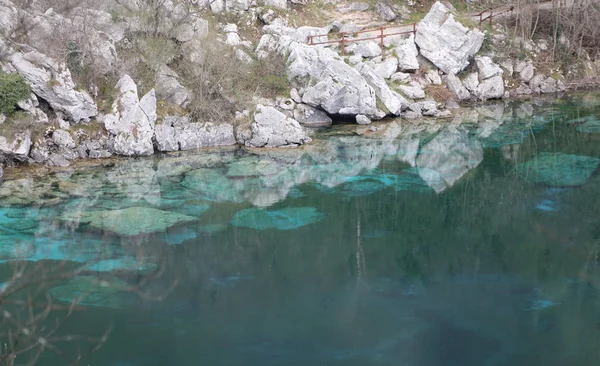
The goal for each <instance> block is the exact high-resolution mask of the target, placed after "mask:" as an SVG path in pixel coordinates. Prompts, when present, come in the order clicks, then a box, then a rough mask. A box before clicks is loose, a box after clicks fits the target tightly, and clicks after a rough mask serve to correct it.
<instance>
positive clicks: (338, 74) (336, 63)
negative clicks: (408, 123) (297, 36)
mask: <svg viewBox="0 0 600 366" xmlns="http://www.w3.org/2000/svg"><path fill="white" fill-rule="evenodd" d="M373 73H374V72H373ZM287 74H288V78H289V80H290V82H291V83H292V84H294V85H295V86H301V87H304V88H305V92H304V94H303V95H302V102H303V103H305V104H308V105H311V106H313V107H316V108H321V109H323V110H325V111H326V112H327V113H329V114H341V115H357V114H364V115H367V116H369V117H371V116H375V115H377V107H376V98H375V93H374V91H373V88H371V87H370V86H369V85H368V84H367V82H366V81H365V79H364V78H363V77H362V76H361V74H360V73H359V72H358V71H357V70H356V69H355V68H353V67H351V66H350V65H348V64H346V63H345V62H344V61H343V60H342V59H341V57H340V56H339V55H338V54H337V53H336V52H334V51H332V50H330V49H327V48H320V47H312V46H309V45H305V44H300V43H297V42H294V43H292V44H291V46H290V54H289V58H288V69H287ZM382 80H383V79H382ZM384 83H385V81H384Z"/></svg>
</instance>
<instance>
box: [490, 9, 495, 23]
mask: <svg viewBox="0 0 600 366" xmlns="http://www.w3.org/2000/svg"><path fill="white" fill-rule="evenodd" d="M493 17H494V9H492V10H490V27H491V26H492V18H493Z"/></svg>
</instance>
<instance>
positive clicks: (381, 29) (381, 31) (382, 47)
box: [379, 26, 385, 49]
mask: <svg viewBox="0 0 600 366" xmlns="http://www.w3.org/2000/svg"><path fill="white" fill-rule="evenodd" d="M379 31H380V33H381V49H384V48H385V47H384V46H383V26H382V27H381V28H379Z"/></svg>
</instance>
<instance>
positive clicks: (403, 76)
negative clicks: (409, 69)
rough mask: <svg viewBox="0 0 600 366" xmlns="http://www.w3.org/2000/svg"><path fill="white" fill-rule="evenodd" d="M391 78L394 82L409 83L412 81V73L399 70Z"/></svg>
mask: <svg viewBox="0 0 600 366" xmlns="http://www.w3.org/2000/svg"><path fill="white" fill-rule="evenodd" d="M390 80H392V81H394V82H402V83H407V82H409V81H410V74H408V73H405V72H397V73H395V74H393V75H392V76H391V77H390Z"/></svg>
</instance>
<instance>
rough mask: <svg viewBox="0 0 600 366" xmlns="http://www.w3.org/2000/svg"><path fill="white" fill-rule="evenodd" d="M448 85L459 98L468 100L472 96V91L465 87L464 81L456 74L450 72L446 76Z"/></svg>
mask: <svg viewBox="0 0 600 366" xmlns="http://www.w3.org/2000/svg"><path fill="white" fill-rule="evenodd" d="M446 87H447V88H448V90H450V92H451V93H452V94H454V95H455V96H456V97H457V98H458V99H459V100H467V99H469V98H470V97H471V93H469V91H468V90H467V88H465V87H464V85H463V84H462V82H461V81H460V79H459V78H458V77H456V75H453V74H448V76H447V78H446Z"/></svg>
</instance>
